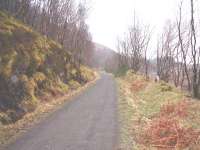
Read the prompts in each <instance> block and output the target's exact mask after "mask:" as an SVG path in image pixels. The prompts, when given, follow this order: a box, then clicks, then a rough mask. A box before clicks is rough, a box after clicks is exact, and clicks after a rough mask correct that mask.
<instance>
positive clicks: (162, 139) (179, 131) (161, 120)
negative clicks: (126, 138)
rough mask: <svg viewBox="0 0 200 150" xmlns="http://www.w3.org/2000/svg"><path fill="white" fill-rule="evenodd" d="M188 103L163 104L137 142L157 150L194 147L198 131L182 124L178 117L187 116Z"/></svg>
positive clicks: (197, 142)
mask: <svg viewBox="0 0 200 150" xmlns="http://www.w3.org/2000/svg"><path fill="white" fill-rule="evenodd" d="M189 105H190V103H189V102H188V101H186V100H184V101H181V102H179V103H178V104H166V105H163V106H162V107H161V110H160V113H159V115H158V116H157V117H155V118H154V119H152V120H151V121H150V123H149V124H148V125H146V127H145V128H144V133H143V134H141V137H140V138H139V142H140V143H141V144H143V145H146V146H149V145H150V146H152V147H155V148H157V149H158V150H161V149H164V150H175V149H185V148H192V149H194V147H195V145H197V144H199V137H200V131H198V130H195V129H194V128H192V127H185V126H183V125H182V124H181V123H180V119H179V118H187V116H188V109H189Z"/></svg>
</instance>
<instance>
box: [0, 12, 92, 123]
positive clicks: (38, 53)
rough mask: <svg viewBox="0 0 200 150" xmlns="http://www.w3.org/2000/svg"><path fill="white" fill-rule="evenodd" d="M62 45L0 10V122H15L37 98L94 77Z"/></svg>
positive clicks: (67, 90) (45, 98)
mask: <svg viewBox="0 0 200 150" xmlns="http://www.w3.org/2000/svg"><path fill="white" fill-rule="evenodd" d="M71 58H72V57H71V54H70V53H69V52H68V51H66V50H65V49H63V48H62V46H61V45H60V44H58V43H56V42H54V41H52V40H50V39H48V38H47V37H45V36H42V35H40V34H39V33H38V32H35V31H34V30H32V29H31V28H30V27H28V26H26V25H24V24H23V23H21V22H20V21H17V20H16V19H14V18H13V17H11V16H9V15H7V14H5V13H3V12H0V124H3V125H6V124H11V123H14V122H16V121H17V120H19V119H21V118H22V117H23V116H24V115H25V114H27V113H29V112H32V111H34V110H35V109H36V108H37V106H38V105H40V103H41V102H48V101H51V99H52V97H59V96H63V95H64V94H66V93H70V92H71V91H72V90H75V89H77V88H79V87H80V86H82V85H84V84H85V83H87V82H88V81H91V80H93V79H94V78H95V74H94V72H93V71H92V70H90V69H89V68H87V67H85V66H83V65H81V66H80V65H78V66H77V65H76V63H74V62H72V61H71Z"/></svg>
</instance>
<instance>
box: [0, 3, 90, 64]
mask: <svg viewBox="0 0 200 150" xmlns="http://www.w3.org/2000/svg"><path fill="white" fill-rule="evenodd" d="M0 9H1V10H4V11H7V12H8V13H10V14H11V15H13V16H14V17H16V18H18V19H19V20H21V21H22V22H24V23H26V24H28V25H30V26H31V27H33V28H34V29H35V30H36V31H38V32H40V33H41V34H43V35H45V36H46V37H48V38H51V39H53V40H55V41H57V42H59V43H60V44H61V45H62V46H63V47H64V48H65V50H67V51H69V52H70V53H71V55H72V58H73V59H72V60H71V61H73V62H74V63H76V64H77V66H80V64H81V63H83V64H86V65H89V64H90V63H91V62H90V59H89V58H90V57H89V56H90V55H91V53H92V49H93V43H92V37H91V35H90V33H89V31H88V25H87V24H86V19H87V16H88V10H89V7H88V3H87V1H85V0H82V1H80V2H79V4H76V3H75V0H64V1H63V0H1V1H0Z"/></svg>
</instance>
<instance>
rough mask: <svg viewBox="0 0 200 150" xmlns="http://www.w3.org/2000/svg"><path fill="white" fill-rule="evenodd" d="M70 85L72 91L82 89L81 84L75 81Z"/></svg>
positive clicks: (70, 82) (71, 81)
mask: <svg viewBox="0 0 200 150" xmlns="http://www.w3.org/2000/svg"><path fill="white" fill-rule="evenodd" d="M68 84H69V87H70V88H71V89H77V88H79V87H80V84H79V83H78V82H77V81H75V80H70V81H69V83H68Z"/></svg>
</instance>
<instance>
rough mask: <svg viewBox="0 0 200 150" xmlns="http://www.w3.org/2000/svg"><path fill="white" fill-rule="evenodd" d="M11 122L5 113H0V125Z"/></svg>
mask: <svg viewBox="0 0 200 150" xmlns="http://www.w3.org/2000/svg"><path fill="white" fill-rule="evenodd" d="M11 122H12V119H11V118H10V117H9V116H8V115H7V114H6V113H0V123H2V124H9V123H11Z"/></svg>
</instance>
